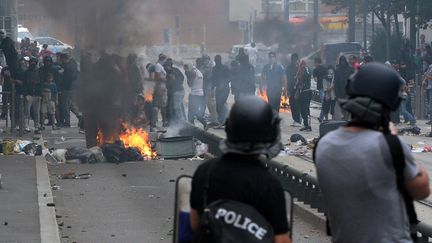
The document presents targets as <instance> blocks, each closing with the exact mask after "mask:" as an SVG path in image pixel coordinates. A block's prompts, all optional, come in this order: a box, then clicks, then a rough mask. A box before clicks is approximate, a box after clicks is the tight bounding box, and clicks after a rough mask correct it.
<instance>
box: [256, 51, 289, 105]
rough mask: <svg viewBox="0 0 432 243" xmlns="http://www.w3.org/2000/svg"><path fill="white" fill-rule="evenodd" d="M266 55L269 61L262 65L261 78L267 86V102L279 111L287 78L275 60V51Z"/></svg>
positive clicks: (282, 68)
mask: <svg viewBox="0 0 432 243" xmlns="http://www.w3.org/2000/svg"><path fill="white" fill-rule="evenodd" d="M268 57H269V63H268V64H266V65H265V66H264V68H263V70H262V75H261V78H262V83H263V86H265V87H267V95H268V100H269V104H270V105H271V106H272V108H273V110H275V111H276V112H279V108H280V101H281V95H282V90H283V91H286V90H287V89H286V84H287V79H286V76H285V69H284V67H283V66H282V64H280V63H278V62H277V59H276V53H275V52H270V53H269V54H268Z"/></svg>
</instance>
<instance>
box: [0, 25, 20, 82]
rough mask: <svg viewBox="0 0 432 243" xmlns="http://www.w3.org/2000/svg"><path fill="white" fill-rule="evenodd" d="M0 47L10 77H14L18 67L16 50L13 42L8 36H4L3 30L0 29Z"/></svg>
mask: <svg viewBox="0 0 432 243" xmlns="http://www.w3.org/2000/svg"><path fill="white" fill-rule="evenodd" d="M0 49H1V51H2V52H3V55H4V57H5V58H6V64H7V66H8V67H9V70H10V73H11V77H12V79H14V78H15V75H16V72H17V69H18V52H17V50H16V49H15V42H14V41H13V40H12V39H11V38H10V37H9V36H6V31H5V30H0Z"/></svg>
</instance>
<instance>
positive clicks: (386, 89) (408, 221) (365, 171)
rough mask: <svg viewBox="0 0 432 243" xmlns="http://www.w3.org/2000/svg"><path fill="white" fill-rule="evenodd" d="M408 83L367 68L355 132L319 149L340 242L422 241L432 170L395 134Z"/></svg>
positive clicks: (357, 87) (328, 139)
mask: <svg viewBox="0 0 432 243" xmlns="http://www.w3.org/2000/svg"><path fill="white" fill-rule="evenodd" d="M402 84H403V80H402V79H401V77H400V75H399V74H398V73H397V72H396V71H394V70H393V69H391V68H390V67H388V66H386V65H384V64H379V63H370V64H365V65H363V66H362V67H361V68H360V69H359V71H358V72H357V73H356V74H355V76H354V77H353V78H352V79H351V80H350V81H349V83H348V86H347V94H348V99H347V100H345V101H343V102H342V106H343V108H344V109H345V110H347V111H348V112H349V113H350V114H351V118H352V120H351V121H350V122H349V123H348V125H347V126H344V127H340V128H338V129H337V130H335V131H332V132H329V133H328V134H326V135H325V136H324V137H322V138H321V140H320V141H319V142H318V144H317V145H316V147H315V152H314V154H315V156H314V160H315V165H316V168H317V176H318V181H319V184H320V188H321V190H322V193H323V198H324V204H325V205H326V216H327V220H328V226H329V229H330V232H331V236H332V241H333V242H356V243H369V242H389V243H390V242H391V243H408V242H414V241H415V240H416V236H414V235H413V234H414V233H415V235H417V232H416V226H417V224H418V222H419V221H418V220H417V216H416V213H415V209H414V202H413V200H421V199H424V198H426V197H428V196H429V194H430V187H429V177H428V173H427V172H426V170H425V169H424V168H423V167H422V166H421V165H419V164H417V163H416V162H415V161H414V157H413V155H412V153H411V149H410V148H409V147H408V145H407V144H406V143H404V142H403V141H402V140H401V139H400V138H399V137H398V136H396V135H394V134H397V131H391V129H390V123H389V120H390V112H391V111H394V110H396V109H397V108H398V107H399V104H400V102H401V97H400V89H401V85H402Z"/></svg>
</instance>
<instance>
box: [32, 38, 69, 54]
mask: <svg viewBox="0 0 432 243" xmlns="http://www.w3.org/2000/svg"><path fill="white" fill-rule="evenodd" d="M34 40H36V41H37V42H38V47H39V48H40V49H41V50H42V46H43V45H44V44H47V45H48V50H50V51H52V52H53V53H57V52H65V51H66V50H67V49H73V47H72V46H71V45H68V44H66V43H64V42H61V41H60V40H58V39H55V38H52V37H36V38H34Z"/></svg>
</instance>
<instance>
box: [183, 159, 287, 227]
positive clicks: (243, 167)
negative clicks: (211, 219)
mask: <svg viewBox="0 0 432 243" xmlns="http://www.w3.org/2000/svg"><path fill="white" fill-rule="evenodd" d="M209 169H212V171H211V175H210V188H209V191H208V194H207V195H208V204H210V203H212V202H214V201H216V200H219V199H228V200H235V201H238V202H242V203H245V204H248V205H251V206H253V207H255V208H256V210H257V211H258V212H259V213H260V214H261V215H263V216H264V217H265V218H266V220H267V221H268V222H269V223H270V224H271V225H272V226H273V230H274V233H275V235H278V234H283V233H287V232H288V230H289V228H288V221H287V217H286V204H285V196H284V192H283V189H282V186H281V185H280V183H279V181H278V180H277V179H276V178H274V177H273V176H272V175H271V174H270V173H269V172H268V171H267V169H266V168H265V167H264V166H263V165H261V164H260V162H259V161H258V160H257V158H256V157H255V158H254V157H248V156H244V155H238V154H225V155H224V156H222V157H221V158H217V159H214V160H211V161H208V162H206V163H204V164H202V165H200V166H199V167H198V169H197V171H196V172H195V174H194V176H193V180H192V192H191V197H190V204H191V207H192V208H193V209H196V210H197V211H198V213H199V214H200V215H202V213H203V191H204V184H205V181H206V177H207V173H208V170H209Z"/></svg>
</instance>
